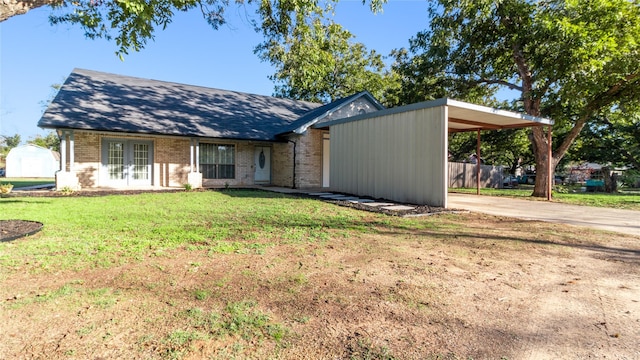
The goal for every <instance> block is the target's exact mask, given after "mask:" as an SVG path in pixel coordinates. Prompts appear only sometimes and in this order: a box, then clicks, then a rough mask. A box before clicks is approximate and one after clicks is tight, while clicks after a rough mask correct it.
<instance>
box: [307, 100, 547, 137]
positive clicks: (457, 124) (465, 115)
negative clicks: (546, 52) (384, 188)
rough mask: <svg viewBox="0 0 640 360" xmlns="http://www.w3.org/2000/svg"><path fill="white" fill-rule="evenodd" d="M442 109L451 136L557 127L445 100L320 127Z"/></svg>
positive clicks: (528, 116) (347, 119)
mask: <svg viewBox="0 0 640 360" xmlns="http://www.w3.org/2000/svg"><path fill="white" fill-rule="evenodd" d="M438 106H447V107H448V116H449V119H448V120H449V121H448V126H449V132H463V131H476V130H498V129H512V128H522V127H531V126H541V125H553V120H551V119H547V118H542V117H535V116H530V115H527V114H522V113H517V112H513V111H507V110H500V109H494V108H491V107H487V106H482V105H476V104H471V103H467V102H464V101H458V100H452V99H447V98H442V99H437V100H432V101H425V102H421V103H416V104H411V105H406V106H399V107H395V108H390V109H385V110H380V111H377V112H373V113H368V114H363V115H358V116H354V117H350V118H346V119H339V120H335V121H330V122H325V123H322V124H320V125H319V126H321V127H329V126H331V125H337V124H342V123H347V122H351V121H358V120H365V119H370V118H374V117H379V116H385V115H391V114H398V113H403V112H409V111H415V110H421V109H428V108H434V107H438Z"/></svg>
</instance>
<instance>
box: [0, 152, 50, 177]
mask: <svg viewBox="0 0 640 360" xmlns="http://www.w3.org/2000/svg"><path fill="white" fill-rule="evenodd" d="M6 162H7V168H6V174H5V175H6V176H7V177H17V178H21V177H30V178H52V177H54V176H55V174H56V171H58V169H59V168H60V154H59V153H57V152H56V151H52V150H49V149H45V148H43V147H41V146H37V145H33V144H27V145H22V146H17V147H14V148H13V149H11V151H9V154H7V161H6Z"/></svg>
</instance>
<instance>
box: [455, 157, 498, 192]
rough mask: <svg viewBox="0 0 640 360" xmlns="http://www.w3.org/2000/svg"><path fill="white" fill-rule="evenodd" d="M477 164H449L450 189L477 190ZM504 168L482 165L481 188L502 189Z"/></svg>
mask: <svg viewBox="0 0 640 360" xmlns="http://www.w3.org/2000/svg"><path fill="white" fill-rule="evenodd" d="M476 166H477V165H476V164H472V163H457V162H449V187H451V188H461V187H465V188H475V187H476V184H477V183H476ZM502 170H503V167H502V166H492V165H480V187H484V188H486V187H491V188H500V187H502Z"/></svg>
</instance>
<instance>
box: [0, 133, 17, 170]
mask: <svg viewBox="0 0 640 360" xmlns="http://www.w3.org/2000/svg"><path fill="white" fill-rule="evenodd" d="M18 145H20V134H15V135H13V136H4V135H0V162H3V164H4V159H6V157H7V154H8V153H9V151H11V149H13V148H14V147H16V146H18Z"/></svg>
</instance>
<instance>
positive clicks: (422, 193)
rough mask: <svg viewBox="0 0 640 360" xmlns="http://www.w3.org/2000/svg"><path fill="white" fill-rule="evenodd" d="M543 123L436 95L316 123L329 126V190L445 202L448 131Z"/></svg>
mask: <svg viewBox="0 0 640 360" xmlns="http://www.w3.org/2000/svg"><path fill="white" fill-rule="evenodd" d="M545 125H547V126H551V125H553V121H552V120H549V119H545V118H536V117H532V116H529V115H526V114H520V113H515V112H511V111H505V110H498V109H493V108H489V107H485V106H480V105H475V104H470V103H466V102H462V101H456V100H451V99H438V100H434V101H427V102H422V103H417V104H412V105H407V106H402V107H396V108H391V109H386V110H381V111H377V112H374V113H369V114H363V115H358V116H355V117H351V118H346V119H340V120H335V121H331V122H327V123H323V124H320V125H319V126H318V127H328V128H329V129H330V142H331V154H330V184H331V186H330V187H331V190H332V191H337V192H344V193H348V194H354V195H358V196H371V197H374V198H382V199H388V200H393V201H398V202H404V203H412V204H428V205H432V206H441V207H446V206H447V190H448V163H447V162H448V159H447V157H448V133H450V132H460V131H478V132H479V131H480V130H490V129H506V128H520V127H530V126H545ZM478 155H479V154H478Z"/></svg>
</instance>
